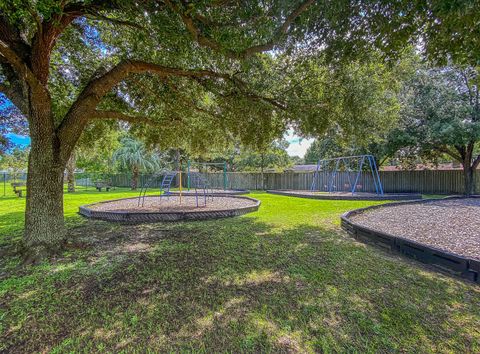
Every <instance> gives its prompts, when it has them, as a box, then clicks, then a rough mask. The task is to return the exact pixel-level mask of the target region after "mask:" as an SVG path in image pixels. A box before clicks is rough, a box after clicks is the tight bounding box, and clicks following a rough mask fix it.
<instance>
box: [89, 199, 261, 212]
mask: <svg viewBox="0 0 480 354" xmlns="http://www.w3.org/2000/svg"><path fill="white" fill-rule="evenodd" d="M138 201H139V199H138V198H133V199H119V200H114V201H111V202H106V203H99V204H96V205H92V206H91V207H90V208H91V209H92V210H99V211H119V212H120V211H124V212H168V211H171V212H184V211H190V212H195V211H199V212H200V211H213V210H230V209H239V208H245V207H249V206H254V205H255V204H256V201H254V200H252V199H247V198H233V197H219V196H217V197H208V198H207V200H206V204H205V199H204V198H203V196H201V197H199V198H198V207H197V203H196V198H195V197H193V196H183V197H182V199H181V201H180V197H178V196H170V197H162V198H160V197H158V196H157V197H145V202H144V204H143V206H142V202H141V201H140V206H139V205H138Z"/></svg>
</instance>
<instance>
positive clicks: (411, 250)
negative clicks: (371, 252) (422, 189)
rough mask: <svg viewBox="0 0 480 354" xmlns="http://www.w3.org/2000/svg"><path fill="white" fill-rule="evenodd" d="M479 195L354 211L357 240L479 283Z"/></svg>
mask: <svg viewBox="0 0 480 354" xmlns="http://www.w3.org/2000/svg"><path fill="white" fill-rule="evenodd" d="M479 215H480V198H478V197H476V198H475V197H472V198H445V199H437V200H423V201H416V202H399V203H391V204H384V205H377V206H372V207H368V208H364V209H358V210H354V211H350V212H348V213H346V214H345V215H343V216H342V227H343V228H344V229H345V230H346V231H347V232H348V233H350V234H351V235H352V236H354V237H355V238H356V239H358V240H360V241H364V242H368V243H373V244H376V245H378V246H380V247H382V248H385V249H388V250H390V251H395V252H399V253H401V254H404V255H406V256H409V257H411V258H415V259H417V260H419V261H421V262H424V263H428V264H431V265H433V266H435V267H437V268H440V269H442V270H446V271H448V272H451V273H455V274H457V275H459V276H462V277H464V278H468V279H470V280H473V281H476V282H480V217H479Z"/></svg>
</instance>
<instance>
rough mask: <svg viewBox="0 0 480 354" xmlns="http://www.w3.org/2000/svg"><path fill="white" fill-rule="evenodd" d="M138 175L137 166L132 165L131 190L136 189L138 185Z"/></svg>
mask: <svg viewBox="0 0 480 354" xmlns="http://www.w3.org/2000/svg"><path fill="white" fill-rule="evenodd" d="M138 175H139V170H138V166H133V170H132V184H131V185H132V191H134V190H136V189H137V186H138Z"/></svg>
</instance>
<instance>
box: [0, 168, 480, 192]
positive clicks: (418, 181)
mask: <svg viewBox="0 0 480 354" xmlns="http://www.w3.org/2000/svg"><path fill="white" fill-rule="evenodd" d="M152 176H153V174H141V175H140V176H139V181H138V187H142V186H144V185H145V184H146V183H147V182H148V181H149V180H150V178H151V177H152ZM1 177H3V178H1ZM26 177H27V175H26V173H19V174H16V175H13V174H9V173H2V174H1V176H0V178H1V179H0V183H2V182H3V183H2V184H3V194H4V195H5V192H6V191H7V189H8V188H10V185H11V183H12V182H18V181H24V182H25V181H26ZM75 177H76V184H77V185H78V186H84V187H86V188H90V187H93V186H94V184H95V181H99V180H109V181H111V183H112V186H114V187H130V183H131V178H132V175H131V174H129V173H118V174H97V173H88V172H83V173H76V174H75ZM313 177H314V172H284V173H274V172H268V173H264V174H263V178H262V174H261V173H256V172H228V173H227V188H229V189H251V190H256V189H297V190H305V189H306V190H308V189H310V186H311V185H312V180H313ZM329 177H330V176H329V175H328V174H327V173H319V174H318V177H317V178H318V179H317V183H316V185H317V188H318V189H320V190H327V189H328V183H329V181H330V178H329ZM349 177H350V178H349ZM207 178H208V180H209V182H210V184H211V186H212V187H213V188H219V189H222V188H223V182H224V180H223V178H224V176H223V173H222V172H218V173H208V174H207ZM158 180H161V177H160V178H159V179H157V181H158ZM354 180H355V174H354V173H352V174H350V175H348V172H338V173H337V175H336V177H335V179H334V183H333V184H334V189H337V190H347V189H350V188H348V186H349V184H350V183H353V181H354ZM380 180H381V181H382V185H383V190H384V192H385V193H424V194H462V193H463V191H464V181H463V171H461V170H440V171H435V170H423V171H380ZM182 182H183V187H184V188H186V186H187V178H186V174H184V175H183V180H182ZM157 184H158V183H157ZM175 185H176V186H178V179H177V181H176V183H175ZM157 187H158V186H156V185H155V183H154V184H153V185H152V186H151V188H157ZM356 189H357V191H358V192H373V191H375V187H374V185H373V179H372V176H371V174H370V173H368V172H363V173H362V174H361V176H360V178H359V180H358V183H357V188H356ZM474 192H475V193H476V194H480V171H476V173H475V188H474ZM0 195H1V191H0Z"/></svg>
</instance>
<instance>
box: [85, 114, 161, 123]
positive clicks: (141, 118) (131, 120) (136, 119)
mask: <svg viewBox="0 0 480 354" xmlns="http://www.w3.org/2000/svg"><path fill="white" fill-rule="evenodd" d="M89 117H90V119H115V120H121V121H124V122H129V123H132V124H138V123H144V124H149V125H156V126H158V125H160V123H159V122H157V121H155V120H152V119H150V118H148V117H145V116H131V115H128V114H126V113H122V112H117V111H100V110H95V111H94V112H93V113H92V115H90V116H89Z"/></svg>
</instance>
